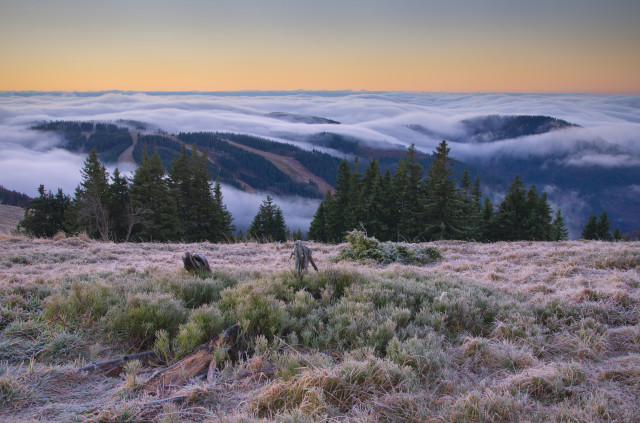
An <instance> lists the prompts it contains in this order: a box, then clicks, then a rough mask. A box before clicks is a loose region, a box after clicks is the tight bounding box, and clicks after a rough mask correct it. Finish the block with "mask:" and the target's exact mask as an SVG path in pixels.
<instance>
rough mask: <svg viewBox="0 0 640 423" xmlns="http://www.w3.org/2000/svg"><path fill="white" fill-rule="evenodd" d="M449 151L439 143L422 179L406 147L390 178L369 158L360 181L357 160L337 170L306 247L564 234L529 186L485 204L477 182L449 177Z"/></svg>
mask: <svg viewBox="0 0 640 423" xmlns="http://www.w3.org/2000/svg"><path fill="white" fill-rule="evenodd" d="M449 151H450V150H449V147H448V146H447V142H446V141H442V142H441V143H440V144H439V145H438V147H437V148H436V150H435V151H434V153H433V156H432V159H431V165H430V167H429V168H428V169H427V171H426V173H425V171H424V169H423V167H422V165H421V164H420V163H419V162H418V160H417V153H416V149H415V147H414V146H413V145H412V146H411V147H410V148H409V150H408V152H407V156H406V159H404V160H400V161H399V162H398V166H397V167H396V169H395V171H394V172H393V174H392V173H391V171H390V170H389V169H387V170H386V171H385V172H384V174H383V173H382V172H381V170H380V166H379V164H378V162H377V160H376V159H375V158H372V159H371V160H369V162H368V164H367V166H366V169H365V170H364V174H362V173H360V171H359V162H358V160H357V159H356V161H355V163H354V164H353V166H350V165H349V163H348V162H347V160H346V159H345V160H343V161H342V162H341V163H340V165H339V167H338V175H337V178H336V183H335V191H334V192H328V193H327V195H326V197H325V199H324V200H323V201H322V202H321V204H320V206H319V207H318V209H317V211H316V213H315V215H314V218H313V221H312V222H311V226H310V228H309V235H308V236H309V239H313V240H317V241H322V242H329V243H337V242H342V241H343V239H344V237H345V235H346V234H347V233H348V232H350V231H351V230H353V229H360V228H362V229H364V230H365V231H366V232H367V234H368V235H369V236H372V237H375V238H376V239H378V240H380V241H409V242H415V241H434V240H444V239H459V240H475V241H484V242H488V241H516V240H536V241H557V240H563V239H567V236H568V232H567V229H566V225H565V222H564V218H563V216H562V213H561V211H560V210H558V211H557V212H556V213H555V215H554V214H553V211H552V209H551V207H550V206H549V203H548V201H547V194H546V193H544V192H543V193H542V194H539V193H538V191H537V188H536V186H535V184H532V185H531V186H530V187H529V189H526V187H525V185H524V183H523V182H522V181H521V180H520V177H519V176H518V175H516V176H515V178H514V180H513V182H512V183H511V185H510V186H509V189H508V190H507V193H506V196H505V198H504V200H503V201H502V202H501V203H500V204H498V205H497V207H495V206H494V205H493V204H492V203H491V201H490V199H489V198H488V197H483V195H482V192H481V188H480V179H479V178H478V177H476V179H475V180H474V181H472V180H471V177H470V174H469V172H468V171H465V172H464V173H463V174H462V176H458V175H456V173H455V171H454V163H455V162H454V160H453V159H452V158H451V157H450V156H449Z"/></svg>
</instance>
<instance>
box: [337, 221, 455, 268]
mask: <svg viewBox="0 0 640 423" xmlns="http://www.w3.org/2000/svg"><path fill="white" fill-rule="evenodd" d="M347 242H348V243H349V246H348V247H347V248H344V249H342V250H341V251H340V259H342V260H351V261H364V260H368V259H370V260H374V261H376V262H378V263H382V264H390V263H401V264H409V265H425V264H428V263H432V262H434V261H435V260H438V259H440V258H442V254H441V253H440V250H438V249H437V248H436V247H421V246H419V245H417V244H409V243H404V242H380V241H378V240H377V239H375V238H369V237H367V236H366V235H365V234H364V232H362V231H359V230H357V229H354V230H353V231H351V232H349V234H348V235H347Z"/></svg>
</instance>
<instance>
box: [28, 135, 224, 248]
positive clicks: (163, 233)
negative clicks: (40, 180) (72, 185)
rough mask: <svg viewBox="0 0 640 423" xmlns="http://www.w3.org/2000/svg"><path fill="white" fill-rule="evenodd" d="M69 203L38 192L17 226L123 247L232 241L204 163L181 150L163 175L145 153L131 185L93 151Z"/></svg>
mask: <svg viewBox="0 0 640 423" xmlns="http://www.w3.org/2000/svg"><path fill="white" fill-rule="evenodd" d="M81 177H82V180H81V182H80V184H79V185H78V187H77V188H76V191H75V195H74V197H73V198H71V197H70V196H68V195H66V194H64V193H63V192H62V190H60V189H59V190H58V192H57V193H56V194H52V193H51V192H46V191H45V188H44V186H43V185H40V187H39V188H38V193H39V197H37V198H35V199H33V200H32V202H31V206H30V208H29V209H27V210H26V211H25V217H24V219H23V221H22V222H21V223H20V225H19V229H20V230H24V231H26V232H28V233H31V234H33V235H35V236H44V237H50V236H52V235H54V234H55V233H57V232H58V231H64V232H67V233H78V232H83V231H84V232H86V233H87V235H89V236H90V237H92V238H96V239H100V240H104V241H107V240H112V241H117V242H120V241H121V242H127V241H160V242H166V241H178V240H181V241H187V242H194V241H202V240H208V241H212V242H216V241H223V240H228V239H232V238H233V236H234V232H235V229H236V228H235V226H234V225H233V223H232V222H233V217H232V216H231V213H230V212H229V211H228V210H227V208H226V206H225V205H224V203H223V201H222V192H221V190H220V183H219V181H216V183H215V185H214V186H213V187H212V184H211V181H210V180H209V178H208V172H207V159H206V156H205V155H204V154H202V155H200V154H198V152H197V150H196V147H195V145H194V146H193V149H192V150H191V152H190V153H189V152H187V150H186V147H184V146H183V147H182V150H181V151H180V153H179V154H178V155H177V156H175V157H174V159H173V163H172V166H171V169H170V170H169V171H168V172H166V171H165V169H164V167H163V166H162V163H161V161H160V157H159V155H158V153H157V152H154V154H153V155H152V156H151V157H149V156H148V154H147V152H146V151H145V152H144V153H143V155H142V158H141V161H140V166H138V168H137V169H136V171H135V173H134V175H133V177H132V178H131V179H129V178H127V177H126V176H123V175H122V174H121V173H120V172H119V171H118V169H115V171H114V172H113V175H109V173H108V172H107V170H106V168H105V166H104V165H103V164H102V163H101V162H100V161H99V160H98V156H97V152H96V149H95V148H94V149H93V150H92V151H91V152H90V153H89V155H88V157H87V159H86V160H85V162H84V166H83V168H82V169H81Z"/></svg>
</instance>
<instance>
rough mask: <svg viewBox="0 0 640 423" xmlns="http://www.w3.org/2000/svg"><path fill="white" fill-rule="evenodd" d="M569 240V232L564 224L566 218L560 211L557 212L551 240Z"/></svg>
mask: <svg viewBox="0 0 640 423" xmlns="http://www.w3.org/2000/svg"><path fill="white" fill-rule="evenodd" d="M567 239H569V231H568V230H567V227H566V225H565V223H564V217H562V212H561V211H560V209H558V211H556V217H555V218H554V219H553V223H552V224H551V240H552V241H566V240H567Z"/></svg>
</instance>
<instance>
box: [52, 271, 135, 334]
mask: <svg viewBox="0 0 640 423" xmlns="http://www.w3.org/2000/svg"><path fill="white" fill-rule="evenodd" d="M122 298H123V297H122V293H121V292H118V291H117V290H116V289H115V288H113V287H112V286H108V285H105V284H102V283H80V282H77V283H74V284H73V285H72V286H71V289H70V290H68V291H66V292H61V293H56V294H53V295H51V296H49V297H47V298H45V300H44V305H43V309H42V317H43V319H44V320H46V321H47V322H49V323H53V324H58V325H61V326H64V327H67V326H89V325H90V324H92V323H96V322H97V321H98V320H99V319H100V318H102V317H103V316H104V315H105V314H106V313H107V311H108V310H109V309H111V308H112V307H114V306H116V305H118V304H121V303H122V301H123V300H122Z"/></svg>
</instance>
